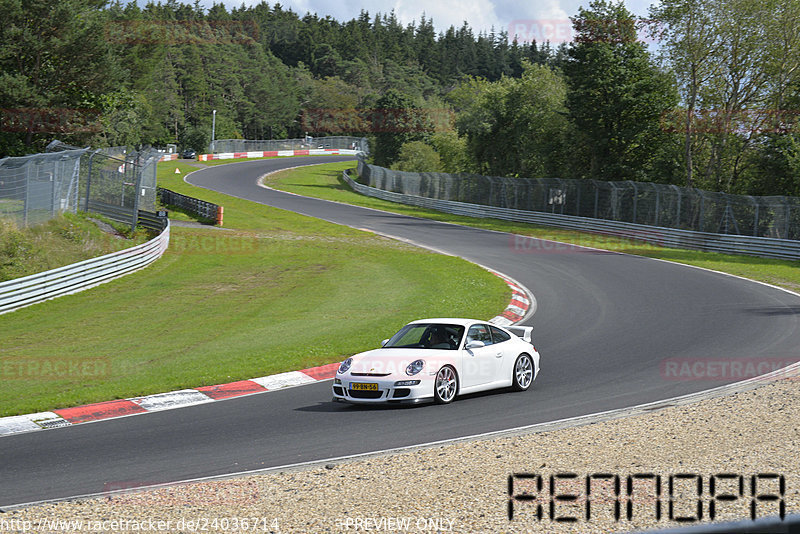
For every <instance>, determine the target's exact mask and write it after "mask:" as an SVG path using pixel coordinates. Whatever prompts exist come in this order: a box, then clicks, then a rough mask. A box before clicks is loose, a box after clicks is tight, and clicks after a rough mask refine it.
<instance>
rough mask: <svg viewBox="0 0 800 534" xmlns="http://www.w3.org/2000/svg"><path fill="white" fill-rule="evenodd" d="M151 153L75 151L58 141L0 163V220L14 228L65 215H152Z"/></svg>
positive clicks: (154, 156)
mask: <svg viewBox="0 0 800 534" xmlns="http://www.w3.org/2000/svg"><path fill="white" fill-rule="evenodd" d="M159 156H160V153H159V152H158V151H156V150H153V149H147V150H144V151H142V152H135V151H133V152H131V151H128V150H126V149H124V148H120V147H117V148H108V149H97V150H92V149H89V148H82V149H78V148H75V147H71V146H69V145H65V144H63V143H59V142H53V143H51V144H50V145H49V146H48V152H47V153H44V154H34V155H31V156H24V157H13V158H4V159H2V160H0V216H2V217H5V218H8V219H11V220H13V221H14V222H15V223H16V224H17V225H19V226H30V225H35V224H38V223H42V222H45V221H47V220H49V219H51V218H53V217H55V216H56V215H58V214H59V213H62V212H65V211H71V212H75V211H77V210H79V209H81V210H85V211H94V212H97V213H101V214H103V215H106V216H107V217H109V218H111V219H114V220H117V221H121V222H130V223H131V224H132V225H135V224H136V221H137V216H138V212H139V210H147V211H153V210H154V209H155V200H156V185H157V184H156V164H157V163H158V159H159Z"/></svg>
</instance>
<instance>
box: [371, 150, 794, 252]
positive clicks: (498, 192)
mask: <svg viewBox="0 0 800 534" xmlns="http://www.w3.org/2000/svg"><path fill="white" fill-rule="evenodd" d="M358 174H359V176H360V181H361V182H362V183H364V184H366V185H369V186H371V187H375V188H377V189H383V190H385V191H392V192H395V193H403V194H406V195H415V196H421V197H428V198H434V199H439V200H453V201H457V202H466V203H471V204H481V205H486V206H497V207H501V208H512V209H518V210H527V211H540V212H548V213H559V214H563V215H578V216H581V217H590V218H594V219H606V220H612V221H623V222H631V223H637V224H645V225H651V226H661V227H665V228H678V229H683V230H693V231H698V232H710V233H719V234H736V235H748V236H756V237H773V238H783V239H800V198H798V197H783V196H771V197H756V196H745V195H729V194H726V193H713V192H709V191H702V190H700V189H693V188H687V187H678V186H674V185H665V184H654V183H647V182H631V181H625V182H601V181H598V180H562V179H559V178H508V177H499V176H479V175H471V174H445V173H416V172H401V171H393V170H390V169H385V168H383V167H377V166H375V165H369V164H366V163H365V162H363V161H359V164H358Z"/></svg>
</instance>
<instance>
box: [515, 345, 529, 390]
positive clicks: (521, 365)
mask: <svg viewBox="0 0 800 534" xmlns="http://www.w3.org/2000/svg"><path fill="white" fill-rule="evenodd" d="M532 382H533V360H532V359H531V357H530V355H528V354H520V355H519V356H518V357H517V361H516V362H515V363H514V375H513V376H512V387H513V388H514V391H525V390H526V389H528V388H529V387H531V383H532Z"/></svg>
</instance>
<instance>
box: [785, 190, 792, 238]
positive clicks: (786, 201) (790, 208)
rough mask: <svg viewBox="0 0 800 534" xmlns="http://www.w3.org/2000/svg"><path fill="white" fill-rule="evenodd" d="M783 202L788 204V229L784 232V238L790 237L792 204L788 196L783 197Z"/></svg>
mask: <svg viewBox="0 0 800 534" xmlns="http://www.w3.org/2000/svg"><path fill="white" fill-rule="evenodd" d="M783 203H784V205H786V229H785V230H784V232H783V238H784V239H789V223H790V221H791V218H790V217H791V215H792V206H791V204H789V199H788V198H786V197H783Z"/></svg>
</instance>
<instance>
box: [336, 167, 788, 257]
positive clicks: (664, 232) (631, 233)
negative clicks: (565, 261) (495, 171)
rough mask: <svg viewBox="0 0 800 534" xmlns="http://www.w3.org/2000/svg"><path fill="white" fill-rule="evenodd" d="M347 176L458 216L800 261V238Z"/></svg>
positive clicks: (386, 195) (370, 191)
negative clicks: (571, 210)
mask: <svg viewBox="0 0 800 534" xmlns="http://www.w3.org/2000/svg"><path fill="white" fill-rule="evenodd" d="M344 179H345V181H346V182H347V183H348V184H349V185H350V187H352V188H353V190H354V191H356V192H358V193H361V194H362V195H366V196H370V197H374V198H380V199H383V200H389V201H392V202H398V203H402V204H409V205H412V206H418V207H421V208H428V209H433V210H437V211H443V212H446V213H452V214H454V215H464V216H467V217H479V218H492V219H501V220H505V221H513V222H524V223H530V224H539V225H543V226H555V227H558V228H566V229H570V230H580V231H583V232H594V233H599V234H606V235H613V236H618V237H624V238H628V239H634V240H637V241H644V242H647V243H652V244H654V245H658V246H663V247H672V248H686V249H693V250H701V251H705V252H721V253H724V254H747V255H751V256H761V257H767V258H778V259H788V260H800V241H795V240H790V239H774V238H768V237H752V236H742V235H731V234H711V233H705V232H694V231H691V230H679V229H675V228H663V227H658V226H647V225H643V224H634V223H628V222H620V221H609V220H605V219H590V218H587V217H578V216H574V215H561V214H558V213H544V212H539V211H525V210H516V209H510V208H498V207H494V206H485V205H482V204H468V203H465V202H456V201H452V200H438V199H433V198H427V197H419V196H414V195H406V194H402V193H394V192H391V191H384V190H382V189H376V188H374V187H369V186H366V185H364V184H360V183H357V182H355V181H354V180H353V179H352V178H350V176H349V175H348V174H347V171H345V172H344Z"/></svg>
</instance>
